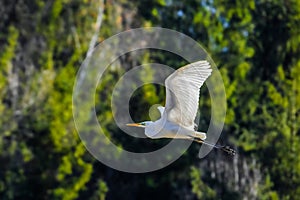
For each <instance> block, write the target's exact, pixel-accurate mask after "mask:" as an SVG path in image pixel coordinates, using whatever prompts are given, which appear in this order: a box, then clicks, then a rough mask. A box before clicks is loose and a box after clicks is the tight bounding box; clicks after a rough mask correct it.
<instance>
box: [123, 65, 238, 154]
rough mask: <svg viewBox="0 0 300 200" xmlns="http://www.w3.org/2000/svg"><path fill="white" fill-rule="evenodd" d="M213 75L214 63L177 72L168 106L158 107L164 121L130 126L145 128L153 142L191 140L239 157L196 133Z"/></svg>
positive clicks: (168, 91)
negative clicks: (200, 106)
mask: <svg viewBox="0 0 300 200" xmlns="http://www.w3.org/2000/svg"><path fill="white" fill-rule="evenodd" d="M211 72H212V69H211V68H210V64H209V63H208V62H207V61H206V60H202V61H198V62H194V63H191V64H189V65H186V66H184V67H181V68H180V69H178V70H176V71H175V72H174V73H172V74H171V75H170V76H169V77H168V78H167V79H166V80H165V86H166V96H167V97H166V105H165V107H162V106H159V107H158V110H159V112H160V114H161V118H160V119H159V120H157V121H154V122H153V121H144V122H140V123H132V124H127V126H135V127H142V128H145V135H146V136H147V137H149V138H152V139H159V138H178V139H190V140H194V141H196V142H198V143H201V144H205V145H209V146H212V147H214V148H217V149H221V150H223V151H225V152H227V153H229V154H231V155H235V151H234V150H233V149H231V148H230V147H228V146H219V145H213V144H210V143H207V142H205V141H204V140H205V139H206V133H204V132H198V131H196V130H195V123H194V120H195V118H196V114H197V110H198V102H199V92H200V87H201V86H202V85H203V83H204V81H205V80H206V79H207V78H208V77H209V76H210V74H211Z"/></svg>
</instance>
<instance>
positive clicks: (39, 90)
mask: <svg viewBox="0 0 300 200" xmlns="http://www.w3.org/2000/svg"><path fill="white" fill-rule="evenodd" d="M98 6H99V2H98V1H96V0H93V1H87V0H84V1H69V0H64V1H41V0H34V1H3V2H1V3H0V7H1V12H2V16H3V19H2V20H1V22H0V30H1V33H0V42H1V45H0V113H1V118H0V132H1V133H0V161H1V163H2V164H1V166H0V198H1V199H20V198H22V199H33V198H36V199H105V198H106V197H109V198H111V199H112V198H113V197H122V198H123V197H124V199H126V198H127V199H134V198H138V197H140V198H143V199H155V198H159V197H164V198H169V199H174V198H178V199H184V198H188V197H191V196H196V197H197V198H198V199H226V198H229V197H231V194H232V192H234V193H235V194H237V195H235V196H237V197H243V198H245V199H246V198H248V199H251V198H256V199H274V200H276V199H297V197H298V196H300V189H299V185H300V164H299V163H300V157H299V155H298V154H299V151H300V137H299V132H300V115H299V113H300V89H299V88H300V87H299V83H300V58H299V55H300V48H299V47H300V29H299V22H300V1H297V0H291V1H281V0H273V1H269V0H262V1H254V0H250V1H242V0H237V1H234V2H232V1H223V0H222V1H220V0H214V1H208V0H201V1H190V0H154V1H146V0H141V1H137V0H134V1H130V2H129V1H126V0H119V1H106V2H105V9H104V10H105V11H104V16H103V24H102V27H101V30H100V36H99V38H98V41H99V42H100V41H102V40H104V39H106V38H108V37H109V36H111V35H113V34H116V33H118V32H120V31H122V30H124V29H129V28H132V27H139V26H162V27H165V28H171V29H173V30H177V31H180V32H182V33H185V34H187V35H189V36H191V37H192V38H193V39H195V40H196V41H198V42H199V43H201V44H203V46H205V47H207V50H208V52H209V53H210V54H211V57H212V58H213V60H214V61H215V63H216V64H217V67H218V69H219V70H220V73H221V74H222V78H223V81H224V86H225V88H226V97H227V113H226V122H225V127H224V134H223V135H222V138H221V143H227V142H228V141H229V142H231V143H232V144H233V145H235V146H236V148H238V150H239V157H238V159H241V160H255V161H256V162H258V164H257V165H255V166H259V169H257V171H258V173H259V174H258V175H257V176H252V174H251V173H250V174H247V173H246V172H247V171H245V172H244V170H245V168H247V167H248V168H251V167H253V166H254V165H253V166H252V165H251V166H245V165H247V164H243V165H240V164H236V165H235V166H236V167H237V168H238V169H237V171H238V172H239V173H238V174H237V176H236V177H234V179H236V178H237V179H238V180H237V181H236V180H233V178H231V179H226V178H224V177H226V176H227V177H228V174H230V172H231V171H232V169H231V166H232V165H231V163H232V162H238V161H236V160H233V161H232V160H231V159H230V158H228V159H227V158H223V157H220V156H218V154H212V155H213V156H210V157H207V158H205V160H206V161H207V162H208V163H213V164H210V165H207V166H206V167H207V168H205V174H202V172H203V169H202V168H201V169H197V168H196V167H190V166H191V165H192V166H195V165H196V164H198V162H199V164H201V162H200V161H198V160H197V159H196V152H197V151H198V150H199V147H198V146H196V145H192V146H191V148H190V149H189V150H188V151H187V153H186V154H185V155H184V156H183V157H182V158H180V159H179V160H178V161H176V163H174V164H173V165H170V166H169V167H167V168H166V169H164V170H161V171H160V172H157V173H148V174H146V175H141V176H139V175H128V174H123V173H119V172H116V171H114V170H112V169H110V168H108V167H105V166H103V165H102V164H100V163H99V162H98V161H96V160H95V159H94V158H92V157H91V156H90V155H89V154H88V153H87V151H86V149H85V147H84V145H83V144H82V143H81V141H80V139H79V137H78V135H77V133H76V130H75V126H74V122H73V117H72V90H73V84H74V80H75V75H76V72H77V70H78V68H79V66H80V63H81V62H82V61H83V59H84V57H85V53H86V51H87V49H88V47H89V41H90V39H91V37H92V36H93V34H94V33H95V31H96V30H95V20H96V18H97V14H98ZM131 56H132V55H125V56H123V57H122V61H121V62H120V63H119V64H116V65H115V66H114V67H112V68H111V69H110V70H108V71H107V72H105V73H106V74H105V78H104V79H103V80H102V82H101V83H100V84H99V86H98V87H97V91H96V95H95V103H96V112H97V114H98V120H99V121H101V123H102V124H103V125H104V126H105V127H107V128H105V129H104V132H105V134H106V135H107V136H108V137H109V138H111V139H113V140H114V142H116V143H117V144H118V145H119V146H124V147H126V148H127V147H128V148H129V147H134V148H135V149H145V147H146V146H147V145H149V144H148V143H147V141H146V140H145V141H144V140H143V141H141V140H139V139H136V140H130V141H129V139H128V137H125V136H124V134H123V133H122V132H121V131H120V130H119V129H118V128H117V127H116V126H115V123H114V119H113V115H112V111H111V100H112V99H111V98H112V97H111V95H110V94H111V92H112V91H113V89H114V84H115V83H116V82H117V81H118V80H119V78H120V76H121V75H122V74H123V73H124V72H125V71H126V70H128V69H130V68H132V67H133V66H132V65H135V64H137V63H138V64H140V63H146V62H150V61H151V62H158V63H159V62H160V63H163V64H168V65H169V66H173V67H175V68H178V67H179V66H181V65H183V64H185V61H183V60H182V58H178V57H176V56H174V55H170V54H168V53H165V52H161V51H158V52H155V53H152V52H151V53H145V54H143V56H141V59H139V60H137V61H136V62H133V61H132V59H131ZM124 61H126V62H124ZM154 73H155V72H154V71H153V70H152V69H151V67H146V68H145V70H144V71H143V72H142V73H141V74H140V77H141V80H142V81H145V82H149V81H150V82H151V81H152V80H153V76H154ZM216 89H218V88H216ZM203 91H204V92H207V91H206V90H205V88H203V90H202V92H203ZM164 95H165V92H164V88H163V87H160V86H157V85H151V84H148V85H145V86H144V87H142V88H140V89H138V90H137V91H136V92H135V93H134V96H133V97H132V99H131V105H130V106H131V114H132V117H133V119H134V120H136V121H141V120H146V119H149V118H151V119H153V118H157V116H158V115H159V114H158V112H157V111H156V110H154V111H153V109H154V108H152V111H151V112H150V116H149V115H148V108H151V105H153V104H163V102H164ZM203 96H206V93H205V95H203ZM121 100H122V99H121ZM121 100H120V101H121ZM200 104H201V109H202V110H201V111H202V112H201V115H205V116H206V117H201V125H203V127H205V126H207V124H208V123H209V115H210V113H209V106H210V101H209V99H205V98H203V97H202V98H201V101H200ZM92 106H93V105H89V104H86V105H82V107H84V108H85V109H86V110H89V109H91V107H92ZM155 111H156V113H155ZM88 114H89V112H85V111H82V112H81V113H80V116H81V117H82V118H83V119H85V120H86V121H88V120H90V118H89V115H88ZM203 127H200V128H203ZM93 130H96V129H95V127H92V126H91V127H88V128H87V130H85V131H86V132H90V131H93ZM97 142H98V141H95V144H97ZM160 142H164V141H157V143H159V144H160ZM145 144H147V145H145ZM126 145H127V146H126ZM147 147H148V146H147ZM214 155H217V157H214ZM238 159H237V160H238ZM216 163H221V164H220V165H217V164H216ZM245 163H247V162H245ZM216 166H222V167H220V168H218V167H216ZM223 167H224V168H223ZM235 170H236V169H235ZM162 174H163V175H162ZM187 174H188V175H187ZM207 174H211V176H213V174H219V176H217V178H213V179H207V177H209V176H210V175H207ZM220 174H221V176H220ZM204 175H205V176H204ZM254 177H259V179H258V180H256V179H255V178H254ZM128 180H130V181H128ZM204 180H205V181H204ZM244 180H248V182H247V181H246V183H245V181H244ZM245 184H246V185H247V184H248V185H247V186H248V187H249V188H251V189H252V190H251V191H252V192H253V191H254V193H252V194H250V193H251V192H250V191H245V190H243V188H242V187H244V186H245ZM251 184H252V185H251ZM232 187H234V188H232ZM120 191H122V193H121V194H118V192H120ZM125 192H127V193H125ZM253 194H255V195H256V196H255V195H254V196H253ZM251 195H252V196H251Z"/></svg>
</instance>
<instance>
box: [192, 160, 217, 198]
mask: <svg viewBox="0 0 300 200" xmlns="http://www.w3.org/2000/svg"><path fill="white" fill-rule="evenodd" d="M190 177H191V185H192V192H193V193H194V194H195V195H196V196H197V198H198V199H215V198H216V192H215V191H214V190H213V189H212V188H210V187H209V186H207V185H206V184H205V183H204V182H203V181H202V180H201V173H200V170H199V169H197V168H196V167H194V166H192V167H191V172H190Z"/></svg>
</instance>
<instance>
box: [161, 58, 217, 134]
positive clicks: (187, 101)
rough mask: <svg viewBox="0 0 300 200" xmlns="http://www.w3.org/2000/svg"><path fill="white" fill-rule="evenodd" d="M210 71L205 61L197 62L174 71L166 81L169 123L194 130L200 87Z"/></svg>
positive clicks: (166, 107) (166, 108)
mask: <svg viewBox="0 0 300 200" xmlns="http://www.w3.org/2000/svg"><path fill="white" fill-rule="evenodd" d="M211 71H212V69H211V68H210V64H209V63H208V62H207V61H198V62H194V63H191V64H189V65H186V66H184V67H182V68H180V69H178V70H176V71H175V72H174V73H173V74H171V75H170V76H169V77H168V78H167V79H166V81H165V85H166V96H167V97H166V106H165V111H166V114H167V118H168V120H169V121H171V122H175V123H177V124H180V125H181V126H183V127H186V128H189V129H193V128H194V120H195V118H196V114H197V110H198V102H199V92H200V87H201V86H202V85H203V83H204V81H205V80H206V79H207V78H208V77H209V75H210V74H211Z"/></svg>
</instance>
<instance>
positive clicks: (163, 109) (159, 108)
mask: <svg viewBox="0 0 300 200" xmlns="http://www.w3.org/2000/svg"><path fill="white" fill-rule="evenodd" d="M157 109H158V111H159V113H160V116H163V114H164V111H165V107H163V106H158V107H157Z"/></svg>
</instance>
